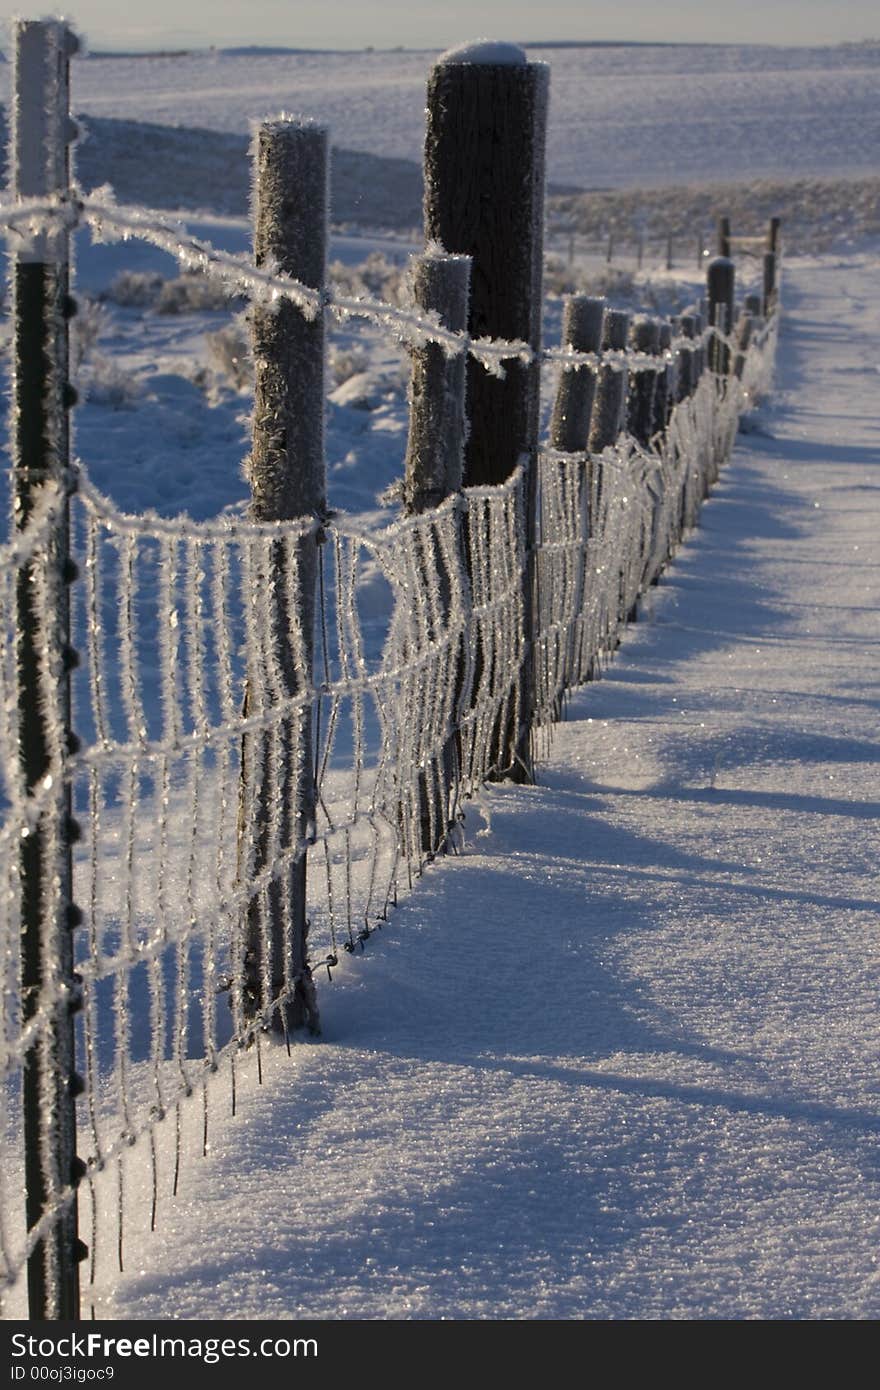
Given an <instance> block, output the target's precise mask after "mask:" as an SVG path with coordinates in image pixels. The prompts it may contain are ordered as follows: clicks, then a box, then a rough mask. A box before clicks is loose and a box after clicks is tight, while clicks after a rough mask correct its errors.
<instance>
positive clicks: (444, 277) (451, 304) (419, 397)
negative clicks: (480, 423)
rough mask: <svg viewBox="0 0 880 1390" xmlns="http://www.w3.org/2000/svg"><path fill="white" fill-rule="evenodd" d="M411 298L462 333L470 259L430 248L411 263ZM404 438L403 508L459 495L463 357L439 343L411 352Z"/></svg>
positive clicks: (413, 509)
mask: <svg viewBox="0 0 880 1390" xmlns="http://www.w3.org/2000/svg"><path fill="white" fill-rule="evenodd" d="M410 276H411V289H412V297H413V300H414V302H415V304H416V305H417V306H418V307H419V308H420V309H425V310H428V311H433V312H435V313H437V314H438V315H439V317H440V322H441V323H442V324H443V326H444V328H449V329H452V330H453V331H454V332H461V333H464V332H465V331H466V330H467V317H468V300H469V296H470V279H471V260H470V257H469V256H454V255H450V254H449V253H448V252H445V251H443V250H441V249H440V248H429V249H428V251H427V252H426V253H425V254H424V255H423V256H415V257H413V260H412V262H411V265H410ZM410 360H411V362H412V375H411V378H410V398H409V438H408V441H407V449H406V462H405V465H404V485H403V493H404V505H405V508H406V510H407V511H408V512H410V513H413V512H424V511H427V510H428V509H429V508H430V507H436V506H438V505H439V504H440V503H441V502H442V501H443V500H444V498H446V497H449V496H451V494H452V493H454V492H460V491H461V487H462V479H463V476H464V447H465V433H466V430H465V413H464V412H465V367H466V354H465V353H463V352H460V353H457V354H456V355H455V356H449V355H448V354H447V353H446V352H444V350H443V348H442V347H441V346H440V345H439V344H438V343H426V344H425V345H424V346H423V347H417V348H413V349H411V351H410Z"/></svg>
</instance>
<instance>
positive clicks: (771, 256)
mask: <svg viewBox="0 0 880 1390" xmlns="http://www.w3.org/2000/svg"><path fill="white" fill-rule="evenodd" d="M775 307H776V252H775V251H765V252H764V293H763V300H762V310H763V315H764V318H765V319H769V317H770V315H771V314H772V313H773V310H774V309H775Z"/></svg>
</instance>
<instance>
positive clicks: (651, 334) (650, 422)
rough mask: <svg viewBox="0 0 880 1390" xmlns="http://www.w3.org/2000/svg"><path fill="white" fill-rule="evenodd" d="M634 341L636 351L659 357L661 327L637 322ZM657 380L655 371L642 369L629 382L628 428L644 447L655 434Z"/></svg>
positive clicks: (641, 320) (647, 320)
mask: <svg viewBox="0 0 880 1390" xmlns="http://www.w3.org/2000/svg"><path fill="white" fill-rule="evenodd" d="M632 342H633V347H634V348H635V349H636V351H637V352H644V353H650V354H652V355H655V356H656V354H657V353H658V352H659V350H660V325H659V324H658V323H657V320H656V319H651V318H639V319H636V321H635V323H634V324H633V327H632ZM664 370H665V368H664ZM657 381H658V375H657V373H656V372H654V371H645V370H640V371H638V372H633V373H632V375H631V377H630V382H629V398H628V402H627V428H628V430H629V432H630V434H631V435H632V436H633V438H635V439H637V440H638V441H639V443H640V444H642V445H643V446H644V447H645V448H647V446H648V444H649V442H650V439H651V436H652V434H653V433H654V393H655V390H656V387H657Z"/></svg>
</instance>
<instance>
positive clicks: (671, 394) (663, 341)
mask: <svg viewBox="0 0 880 1390" xmlns="http://www.w3.org/2000/svg"><path fill="white" fill-rule="evenodd" d="M657 339H658V341H657V352H658V355H659V357H660V358H661V363H660V366H658V368H657V372H656V377H655V387H654V421H653V427H652V430H651V434H652V436H653V435H656V434H662V433H663V431H664V430H665V429H666V426H667V425H668V424H669V416H670V413H671V410H672V403H673V401H674V400H675V362H674V360H673V357H672V354H671V352H670V348H671V347H672V325H671V324H670V323H669V322H668V321H667V320H665V319H660V321H659V322H658V324H657Z"/></svg>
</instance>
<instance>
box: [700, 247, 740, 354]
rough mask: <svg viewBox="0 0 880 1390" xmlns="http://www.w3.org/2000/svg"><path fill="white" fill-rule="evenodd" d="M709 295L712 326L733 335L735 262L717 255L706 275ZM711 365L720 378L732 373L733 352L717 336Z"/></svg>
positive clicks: (713, 340) (713, 345)
mask: <svg viewBox="0 0 880 1390" xmlns="http://www.w3.org/2000/svg"><path fill="white" fill-rule="evenodd" d="M706 293H707V298H708V301H709V323H710V325H711V326H712V327H713V328H717V329H718V330H719V332H721V333H724V334H725V335H726V334H729V333H732V332H733V296H734V267H733V261H731V260H730V259H729V258H728V257H726V256H716V257H715V260H714V261H710V262H709V267H708V270H707V272H706ZM709 363H710V366H711V368H712V371H713V372H715V373H716V374H717V375H718V376H727V375H728V373H729V371H730V349H729V348H728V346H727V344H726V343H722V342H721V341H720V339H719V338H718V337H713V338H712V343H711V346H710V350H709Z"/></svg>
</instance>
